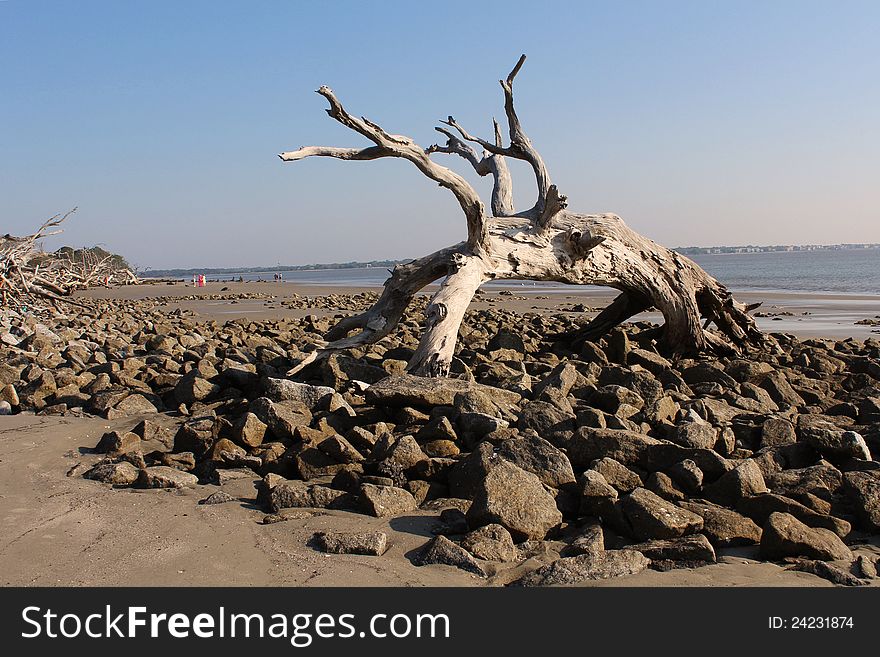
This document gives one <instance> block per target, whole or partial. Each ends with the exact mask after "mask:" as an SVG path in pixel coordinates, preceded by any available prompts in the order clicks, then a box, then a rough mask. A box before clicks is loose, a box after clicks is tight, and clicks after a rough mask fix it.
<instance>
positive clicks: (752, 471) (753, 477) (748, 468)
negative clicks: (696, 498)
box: [705, 459, 767, 506]
mask: <svg viewBox="0 0 880 657" xmlns="http://www.w3.org/2000/svg"><path fill="white" fill-rule="evenodd" d="M766 492H767V484H766V483H765V482H764V475H763V474H761V468H759V467H758V464H757V463H755V461H754V460H753V459H746V460H744V461H742V462H741V463H740V464H739V465H737V466H736V467H735V468H734V469H733V470H730V471H729V472H725V473H724V474H723V475H721V477H720V478H719V479H718V480H717V481H716V482H714V483H713V484H710V485H708V486H706V487H705V495H706V497H707V498H708V499H710V500H712V501H713V502H718V503H719V504H722V505H725V506H735V505H736V503H737V502H739V501H740V500H741V499H743V498H745V497H751V496H752V495H759V494H761V493H766Z"/></svg>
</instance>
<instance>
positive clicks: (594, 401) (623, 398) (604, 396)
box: [590, 385, 645, 415]
mask: <svg viewBox="0 0 880 657" xmlns="http://www.w3.org/2000/svg"><path fill="white" fill-rule="evenodd" d="M624 404H625V405H627V406H632V407H633V408H635V409H637V410H641V409H642V408H644V406H645V400H644V399H642V397H641V396H640V395H639V394H638V393H637V392H634V391H632V390H630V389H629V388H626V387H624V386H619V385H605V386H602V387H601V388H598V389H597V390H596V392H594V393H593V395H592V396H591V397H590V405H591V406H594V407H596V408H598V409H601V410H603V411H605V412H606V413H611V414H612V415H615V414H617V413H618V411H619V410H620V407H621V406H622V405H624Z"/></svg>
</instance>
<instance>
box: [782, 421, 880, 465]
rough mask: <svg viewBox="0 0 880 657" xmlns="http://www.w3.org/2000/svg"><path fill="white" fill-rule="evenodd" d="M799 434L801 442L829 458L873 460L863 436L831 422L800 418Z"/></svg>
mask: <svg viewBox="0 0 880 657" xmlns="http://www.w3.org/2000/svg"><path fill="white" fill-rule="evenodd" d="M797 434H798V437H799V438H800V440H802V441H804V442H805V443H807V444H808V445H811V446H812V447H814V448H815V449H816V450H817V451H819V452H820V453H821V454H825V455H827V456H829V458H830V457H844V458H845V457H850V458H855V459H861V460H863V461H870V460H871V452H870V450H869V449H868V445H867V444H866V443H865V439H864V438H862V436H861V434H859V433H856V432H855V431H846V430H844V429H841V428H839V427H837V426H835V425H834V424H832V423H831V422H826V421H824V420H816V419H809V416H808V415H801V416H800V417H799V418H798V426H797Z"/></svg>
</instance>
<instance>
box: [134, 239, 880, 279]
mask: <svg viewBox="0 0 880 657" xmlns="http://www.w3.org/2000/svg"><path fill="white" fill-rule="evenodd" d="M869 249H880V244H801V245H794V244H789V245H785V244H779V245H769V246H753V245H746V246H681V247H675V248H673V249H672V250H673V251H675V252H677V253H681V254H682V255H686V256H691V255H743V254H749V253H797V252H804V251H857V250H869ZM410 261H412V258H403V259H400V260H369V261H366V262H334V263H327V264H320V263H319V264H310V265H278V266H276V267H271V266H259V267H208V268H199V267H191V268H188V269H149V270H147V271H145V272H142V273H141V278H187V277H189V276H193V275H194V274H205V275H206V276H231V275H232V274H275V273H279V272H282V273H283V272H289V271H334V270H345V269H367V268H376V269H388V268H390V267H394V266H395V265H399V264H401V263H405V262H410Z"/></svg>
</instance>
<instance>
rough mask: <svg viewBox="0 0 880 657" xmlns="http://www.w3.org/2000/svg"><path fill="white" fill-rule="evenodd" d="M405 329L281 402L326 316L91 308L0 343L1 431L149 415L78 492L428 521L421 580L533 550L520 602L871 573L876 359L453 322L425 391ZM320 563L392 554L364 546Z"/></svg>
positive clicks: (824, 343) (560, 319) (382, 542)
mask: <svg viewBox="0 0 880 657" xmlns="http://www.w3.org/2000/svg"><path fill="white" fill-rule="evenodd" d="M334 296H336V297H338V298H337V299H335V300H334V301H333V303H334V304H335V307H337V308H338V307H340V306H348V307H349V309H352V310H353V309H354V307H355V306H366V305H368V304H369V303H370V302H371V300H370V299H368V298H367V297H366V296H365V295H361V296H359V297H355V298H352V299H350V300H348V301H345V300H344V299H342V298H341V297H342V295H334ZM293 302H294V303H299V302H298V301H296V300H294V301H293ZM417 317H418V316H417V315H415V314H413V315H409V316H408V317H407V318H406V319H405V320H404V321H403V322H401V325H400V327H399V329H398V330H397V332H396V333H394V334H393V335H392V336H389V337H388V338H386V339H385V340H384V341H383V342H382V343H381V344H378V345H373V346H371V347H368V348H363V349H360V350H355V351H352V352H349V353H338V354H335V355H333V356H331V357H330V358H329V359H326V360H324V361H321V362H319V363H316V364H314V365H312V366H309V368H308V369H305V370H303V371H302V372H300V374H299V376H300V377H302V378H303V379H304V382H296V381H290V380H287V379H286V378H285V373H286V372H287V371H288V370H289V369H290V368H291V367H293V366H294V365H295V364H296V363H297V362H299V361H301V360H302V359H303V358H305V356H306V355H307V354H308V352H309V351H310V350H311V349H313V347H312V344H313V343H314V342H315V341H317V340H318V339H319V336H320V334H322V333H323V332H324V331H326V330H327V329H328V328H329V326H330V324H331V323H332V321H333V320H332V319H330V318H328V319H319V318H317V317H314V316H309V317H306V318H303V319H297V320H294V319H289V320H277V321H265V322H249V321H243V320H236V321H232V322H227V323H225V324H220V323H217V322H197V321H195V320H194V319H193V318H191V317H187V316H185V315H183V314H182V313H178V314H167V313H163V312H161V310H160V309H159V302H158V301H157V300H151V301H145V302H134V303H131V302H130V303H127V304H125V305H123V304H120V303H117V302H112V301H110V302H94V304H93V307H92V309H91V310H88V311H86V312H83V313H82V314H80V315H77V316H69V317H58V318H56V319H54V320H53V321H52V322H51V323H46V324H40V323H35V322H33V321H30V320H28V319H21V320H18V321H13V322H9V321H7V324H6V325H5V326H4V327H2V328H0V340H2V348H0V355H2V358H0V397H2V400H3V401H4V402H6V404H7V406H8V408H9V409H10V410H14V411H19V410H31V411H35V412H38V413H44V414H46V413H90V414H95V415H100V416H103V417H108V418H118V417H121V416H138V418H143V419H142V420H141V421H140V422H138V423H137V424H136V426H133V427H132V430H131V431H130V432H128V433H119V432H114V433H110V434H107V435H105V436H104V437H103V438H102V439H101V441H100V442H99V443H98V445H96V450H97V451H98V452H100V453H102V454H104V455H105V458H104V459H103V460H102V461H101V462H99V463H98V464H96V465H95V466H94V467H93V468H92V469H90V470H89V471H88V472H87V473H86V474H85V476H86V477H87V478H89V479H94V480H97V481H101V482H105V483H108V484H113V485H116V486H139V487H148V488H154V487H188V486H199V485H210V484H218V483H220V484H222V483H223V482H226V481H230V480H232V479H236V478H252V479H259V481H258V495H257V501H258V503H259V504H260V505H262V507H263V508H264V509H265V511H266V513H267V514H278V513H282V512H283V510H284V509H294V508H315V507H317V508H327V509H342V510H349V511H353V512H358V513H365V514H369V515H372V516H379V517H394V516H400V515H406V514H409V513H412V512H413V511H414V510H415V509H418V508H421V509H423V510H432V511H435V512H438V513H439V514H440V517H439V524H438V528H437V534H438V535H437V537H435V538H434V539H432V540H431V541H430V542H429V543H428V544H427V545H426V546H425V548H424V550H423V551H422V552H421V554H419V555H418V556H417V557H416V558H415V559H414V562H415V563H416V564H431V563H443V564H451V565H455V566H458V567H460V568H463V569H465V570H466V571H468V572H470V573H473V574H475V575H477V576H485V575H490V574H491V573H492V572H493V567H492V564H493V563H496V564H497V563H506V562H513V561H518V560H523V559H525V558H527V557H529V556H530V555H534V554H538V553H540V552H541V549H542V548H541V546H542V545H544V544H546V543H548V542H550V543H552V544H553V545H557V546H560V545H561V546H562V547H561V549H560V550H559V554H558V555H557V556H558V558H557V559H555V560H553V561H552V562H550V563H546V564H545V565H542V566H541V567H539V568H536V569H534V570H533V572H530V573H527V574H526V575H524V576H523V577H521V579H520V580H519V581H518V584H521V585H536V584H571V583H577V582H583V581H587V580H591V579H599V578H607V577H617V576H621V575H627V574H633V573H636V572H639V571H640V570H643V569H644V568H646V567H649V566H650V567H653V568H658V569H668V568H673V567H696V566H699V565H701V564H706V563H712V562H714V561H715V560H716V550H717V549H721V548H727V547H730V546H747V545H753V546H755V554H756V555H760V557H761V558H764V559H767V560H773V561H781V562H791V564H792V567H794V568H798V569H800V570H805V571H807V572H812V573H815V574H818V575H820V576H823V577H826V578H829V579H832V580H833V581H835V582H837V583H843V584H853V583H863V582H864V581H865V578H866V577H869V576H871V573H876V568H875V564H873V563H870V560H867V561H866V558H865V557H864V555H862V556H859V558H858V562H857V563H858V565H852V566H851V562H853V563H855V562H854V559H855V557H854V555H853V553H852V547H853V546H854V545H855V544H857V543H859V542H860V541H863V540H864V539H865V538H866V537H868V536H869V535H871V534H877V533H880V463H878V462H877V461H875V460H873V458H874V456H873V455H876V454H878V453H880V342H878V341H877V340H867V341H865V342H857V341H854V340H837V341H836V340H821V339H809V340H799V339H797V338H795V337H793V336H790V335H784V334H777V335H776V337H777V339H778V341H779V344H780V347H781V349H780V352H779V353H777V354H761V355H757V356H754V357H751V358H749V359H746V358H742V357H731V358H711V359H710V358H706V359H699V360H694V359H680V360H678V361H674V362H673V361H670V360H667V358H665V357H664V356H663V355H662V354H661V353H659V351H658V349H657V346H656V343H655V338H656V331H655V330H654V328H653V327H651V326H649V325H645V324H636V325H630V326H628V327H627V330H623V329H618V330H616V331H614V332H613V333H612V334H610V335H609V336H607V337H606V338H604V339H603V340H601V341H600V342H598V343H589V342H588V343H584V344H576V343H575V344H568V343H564V342H563V343H560V342H548V341H547V340H546V339H545V336H550V335H559V334H563V333H565V332H566V331H568V330H570V329H571V328H572V327H573V320H572V319H571V318H569V317H566V316H563V315H558V316H552V317H548V316H543V315H538V314H528V315H516V314H514V313H512V312H509V311H506V310H503V309H497V308H490V309H486V310H478V311H472V312H471V313H469V314H468V317H467V318H466V321H465V324H464V326H463V328H462V337H461V341H460V349H459V352H458V354H457V357H456V359H455V361H454V376H453V377H452V378H449V379H423V378H417V377H412V376H409V375H407V374H405V373H404V368H405V364H406V361H407V360H408V359H409V357H410V356H411V355H412V353H413V350H414V348H415V346H416V344H417V341H418V334H419V326H418V319H417ZM157 412H163V413H166V414H168V416H169V417H171V418H174V419H175V422H176V424H175V425H174V428H173V429H169V428H167V425H168V422H167V421H165V422H157V421H155V419H156V418H155V415H154V414H155V413H157ZM151 418H152V419H151ZM136 419H137V418H133V420H132V423H133V424H134V423H135V420H136ZM166 419H167V418H166ZM222 501H225V500H224V499H217V500H215V501H212V502H208V501H207V500H206V501H205V503H217V502H222ZM274 519H276V517H275V516H272V520H269V521H270V522H271V521H274ZM314 544H315V545H316V546H318V549H322V550H326V551H329V552H346V551H347V552H354V553H358V554H381V553H382V552H384V551H385V549H386V547H387V546H386V537H385V536H384V534H383V535H382V536H378V535H375V534H371V533H369V532H365V533H364V534H362V535H361V534H353V535H347V536H318V537H315V539H314ZM545 554H546V552H545ZM826 561H833V562H835V563H834V564H832V565H830V566H829V565H828V564H826V563H825V562H826ZM818 564H821V565H818ZM850 568H852V572H850ZM872 568H874V570H872ZM847 574H849V575H850V576H849V577H846V576H845V575H847Z"/></svg>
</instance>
